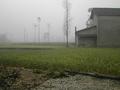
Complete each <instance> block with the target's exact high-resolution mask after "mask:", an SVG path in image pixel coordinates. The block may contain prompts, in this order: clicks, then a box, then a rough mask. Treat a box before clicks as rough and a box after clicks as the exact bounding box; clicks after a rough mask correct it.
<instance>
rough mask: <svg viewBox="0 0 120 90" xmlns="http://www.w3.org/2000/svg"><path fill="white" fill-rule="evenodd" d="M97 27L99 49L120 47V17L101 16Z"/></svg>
mask: <svg viewBox="0 0 120 90" xmlns="http://www.w3.org/2000/svg"><path fill="white" fill-rule="evenodd" d="M97 27H98V32H97V35H98V37H97V45H98V46H99V47H120V16H99V17H98V26H97Z"/></svg>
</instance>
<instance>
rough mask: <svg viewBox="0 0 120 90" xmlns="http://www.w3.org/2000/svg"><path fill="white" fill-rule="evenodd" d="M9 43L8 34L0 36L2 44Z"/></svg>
mask: <svg viewBox="0 0 120 90" xmlns="http://www.w3.org/2000/svg"><path fill="white" fill-rule="evenodd" d="M4 42H8V38H7V36H6V34H0V43H4Z"/></svg>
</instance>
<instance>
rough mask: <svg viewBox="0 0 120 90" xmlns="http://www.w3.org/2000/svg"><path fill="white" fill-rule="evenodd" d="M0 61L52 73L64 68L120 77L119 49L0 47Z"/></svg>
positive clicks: (2, 63)
mask: <svg viewBox="0 0 120 90" xmlns="http://www.w3.org/2000/svg"><path fill="white" fill-rule="evenodd" d="M0 64H1V65H7V66H17V67H25V68H32V69H40V70H49V71H51V72H54V71H58V72H64V70H71V71H78V72H79V71H82V72H96V73H101V74H107V75H117V76H120V48H58V49H57V48H56V49H45V50H44V49H41V50H40V49H38V50H36V49H35V50H34V49H32V50H31V49H29V50H17V49H15V50H9V49H8V50H7V49H6V50H0Z"/></svg>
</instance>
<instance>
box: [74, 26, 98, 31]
mask: <svg viewBox="0 0 120 90" xmlns="http://www.w3.org/2000/svg"><path fill="white" fill-rule="evenodd" d="M95 27H96V26H91V27H87V28H85V29H82V30H78V31H76V32H83V31H85V30H89V29H92V28H95Z"/></svg>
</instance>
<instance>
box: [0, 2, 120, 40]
mask: <svg viewBox="0 0 120 90" xmlns="http://www.w3.org/2000/svg"><path fill="white" fill-rule="evenodd" d="M69 1H70V2H71V5H72V6H71V18H72V21H71V31H70V33H71V34H70V40H71V41H74V26H77V28H78V29H83V28H85V27H86V21H87V19H88V17H89V13H88V8H91V7H111V8H120V0H69ZM37 17H41V40H42V41H43V34H44V33H45V32H47V24H50V25H51V26H50V39H51V41H63V39H64V37H63V23H64V8H63V0H0V34H3V33H6V34H7V35H8V37H9V38H10V39H11V40H13V41H23V40H24V28H25V29H26V32H27V36H28V41H29V42H30V41H33V40H34V27H33V25H34V24H35V23H37Z"/></svg>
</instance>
